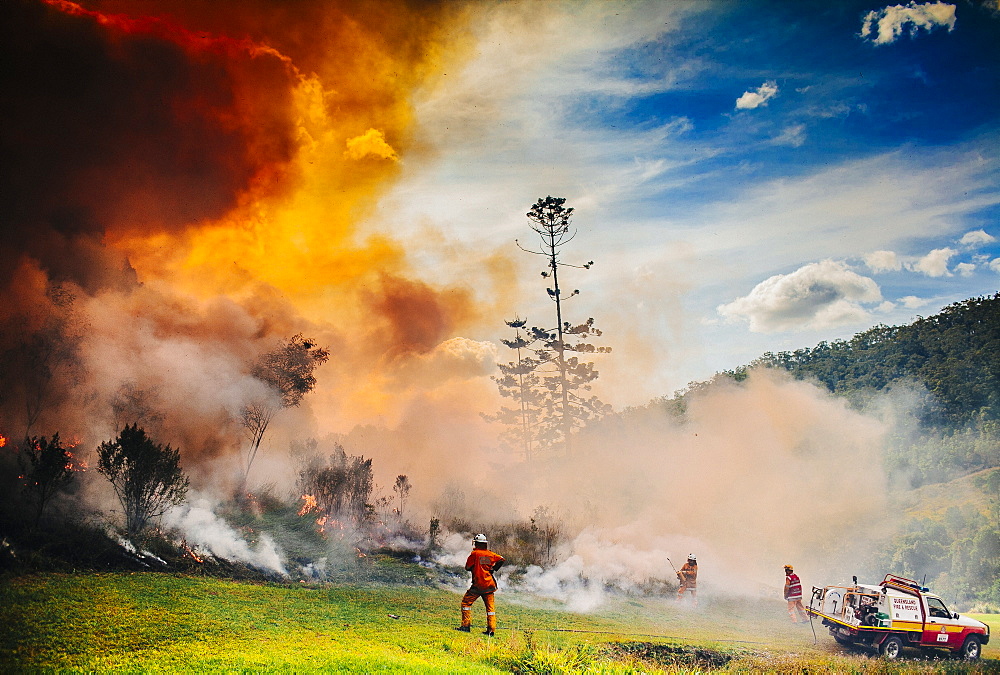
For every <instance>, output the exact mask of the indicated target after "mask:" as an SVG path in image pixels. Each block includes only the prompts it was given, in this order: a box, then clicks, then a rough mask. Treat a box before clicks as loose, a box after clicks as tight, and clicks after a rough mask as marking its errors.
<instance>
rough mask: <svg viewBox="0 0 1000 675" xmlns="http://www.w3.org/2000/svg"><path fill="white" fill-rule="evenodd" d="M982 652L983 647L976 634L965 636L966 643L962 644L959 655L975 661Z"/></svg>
mask: <svg viewBox="0 0 1000 675" xmlns="http://www.w3.org/2000/svg"><path fill="white" fill-rule="evenodd" d="M982 653H983V647H982V644H981V643H980V642H979V638H978V637H977V636H975V635H970V636H969V637H967V638H965V643H964V644H963V645H962V650H961V651H960V652H959V655H960V656H961V657H962V658H963V659H965V660H967V661H975V660H976V659H978V658H979V656H980V655H981V654H982Z"/></svg>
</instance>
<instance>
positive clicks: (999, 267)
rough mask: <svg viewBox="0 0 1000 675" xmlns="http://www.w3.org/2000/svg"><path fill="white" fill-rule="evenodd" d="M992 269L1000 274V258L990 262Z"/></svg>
mask: <svg viewBox="0 0 1000 675" xmlns="http://www.w3.org/2000/svg"><path fill="white" fill-rule="evenodd" d="M990 269H991V270H993V271H994V272H998V273H1000V258H994V259H993V260H991V261H990Z"/></svg>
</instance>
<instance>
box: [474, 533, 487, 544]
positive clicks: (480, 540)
mask: <svg viewBox="0 0 1000 675" xmlns="http://www.w3.org/2000/svg"><path fill="white" fill-rule="evenodd" d="M472 542H473V543H474V544H486V543H489V542H487V541H486V535H485V534H477V535H476V536H475V537H473V538H472Z"/></svg>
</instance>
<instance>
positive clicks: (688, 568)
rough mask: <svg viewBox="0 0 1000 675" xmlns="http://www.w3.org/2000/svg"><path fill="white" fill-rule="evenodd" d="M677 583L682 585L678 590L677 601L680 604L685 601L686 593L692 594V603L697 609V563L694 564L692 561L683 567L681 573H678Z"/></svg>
mask: <svg viewBox="0 0 1000 675" xmlns="http://www.w3.org/2000/svg"><path fill="white" fill-rule="evenodd" d="M677 581H679V582H680V585H679V586H678V588H677V600H678V602H679V601H681V600H683V599H684V593H685V592H687V593H690V594H691V602H692V603H693V604H694V606H695V607H697V606H698V565H697V563H692V562H690V561H688V562H686V563H684V564H683V565H681V569H680V571H679V572H678V573H677Z"/></svg>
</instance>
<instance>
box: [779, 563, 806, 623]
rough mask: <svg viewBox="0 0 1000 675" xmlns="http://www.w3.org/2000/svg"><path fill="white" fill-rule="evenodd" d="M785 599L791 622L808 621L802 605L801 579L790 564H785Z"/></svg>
mask: <svg viewBox="0 0 1000 675" xmlns="http://www.w3.org/2000/svg"><path fill="white" fill-rule="evenodd" d="M784 595H785V600H787V601H788V618H790V619H791V620H792V623H808V622H809V617H808V616H806V610H805V608H804V607H803V606H802V581H801V580H800V579H799V575H798V574H796V573H795V571H794V570H793V569H792V566H791V565H785V590H784Z"/></svg>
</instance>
